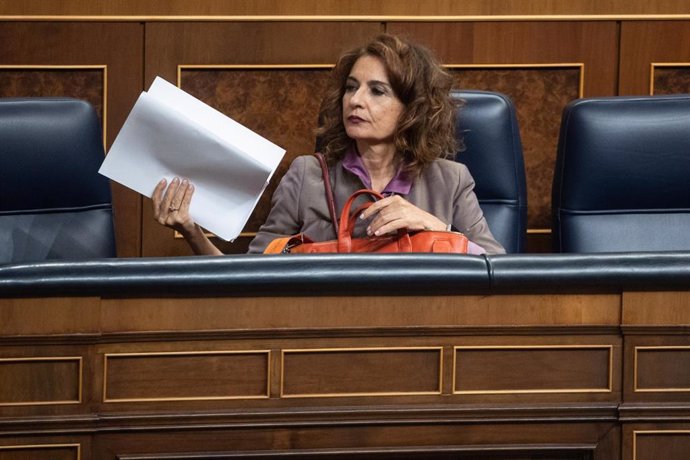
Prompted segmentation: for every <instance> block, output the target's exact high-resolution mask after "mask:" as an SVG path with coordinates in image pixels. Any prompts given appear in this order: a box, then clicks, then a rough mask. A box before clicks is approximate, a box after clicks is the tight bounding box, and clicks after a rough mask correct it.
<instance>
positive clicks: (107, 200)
mask: <svg viewBox="0 0 690 460" xmlns="http://www.w3.org/2000/svg"><path fill="white" fill-rule="evenodd" d="M103 157H104V148H103V141H102V134H101V127H100V124H99V121H98V116H97V115H96V112H95V111H94V109H93V107H91V105H89V104H88V103H87V102H84V101H80V100H77V99H71V98H17V99H14V98H9V99H0V263H8V262H26V261H37V260H45V259H83V258H97V257H113V256H115V238H114V231H113V219H112V206H111V197H110V183H109V181H108V179H107V178H105V177H103V176H101V175H100V174H98V168H99V167H100V164H101V162H102V161H103Z"/></svg>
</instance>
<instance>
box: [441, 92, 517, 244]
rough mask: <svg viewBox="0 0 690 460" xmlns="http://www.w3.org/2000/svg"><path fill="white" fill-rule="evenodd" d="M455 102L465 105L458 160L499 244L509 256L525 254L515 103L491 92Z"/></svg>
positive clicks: (460, 119) (468, 94) (458, 123)
mask: <svg viewBox="0 0 690 460" xmlns="http://www.w3.org/2000/svg"><path fill="white" fill-rule="evenodd" d="M453 97H455V98H459V99H461V100H463V101H464V104H463V105H462V106H461V107H460V108H459V113H458V117H457V121H456V133H457V135H458V136H460V137H461V138H462V140H463V143H464V144H465V150H464V151H462V152H459V153H458V155H457V157H456V159H457V161H459V162H461V163H463V164H465V165H466V166H467V168H468V169H469V170H470V173H472V177H474V180H475V182H476V185H475V190H474V191H475V194H476V195H477V198H478V199H479V204H480V206H481V208H482V210H483V211H484V216H485V217H486V220H487V222H488V224H489V228H490V229H491V232H492V233H493V234H494V236H495V237H496V239H497V240H498V242H499V243H501V244H502V245H503V247H504V248H505V249H506V251H507V252H509V253H515V252H524V250H525V237H526V233H527V185H526V180H525V166H524V161H523V157H522V142H521V140H520V131H519V128H518V122H517V117H516V116H515V108H514V106H513V103H512V101H511V100H510V99H509V98H507V97H506V96H504V95H503V94H500V93H495V92H488V91H454V92H453Z"/></svg>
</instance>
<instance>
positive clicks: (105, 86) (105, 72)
mask: <svg viewBox="0 0 690 460" xmlns="http://www.w3.org/2000/svg"><path fill="white" fill-rule="evenodd" d="M6 69H10V70H22V69H27V70H40V69H45V70H76V69H83V70H102V71H103V120H101V123H102V124H103V126H102V129H103V149H105V148H106V145H107V144H106V139H107V128H106V127H107V125H108V124H107V122H106V121H107V119H108V65H107V64H95V65H90V64H83V65H82V64H78V65H43V64H29V65H21V64H19V65H5V64H0V70H6Z"/></svg>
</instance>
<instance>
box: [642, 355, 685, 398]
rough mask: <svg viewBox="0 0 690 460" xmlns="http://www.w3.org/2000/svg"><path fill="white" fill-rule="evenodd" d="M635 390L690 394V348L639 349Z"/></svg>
mask: <svg viewBox="0 0 690 460" xmlns="http://www.w3.org/2000/svg"><path fill="white" fill-rule="evenodd" d="M634 366H635V382H634V386H635V391H637V392H640V391H654V392H683V393H686V394H688V395H690V346H686V347H680V346H675V347H674V346H661V347H653V346H648V347H635V361H634Z"/></svg>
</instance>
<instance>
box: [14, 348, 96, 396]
mask: <svg viewBox="0 0 690 460" xmlns="http://www.w3.org/2000/svg"><path fill="white" fill-rule="evenodd" d="M81 366H82V364H81V358H80V357H44V358H38V357H29V358H0V406H14V405H27V406H30V405H43V404H48V405H50V404H78V403H80V402H81V391H82V368H81Z"/></svg>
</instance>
